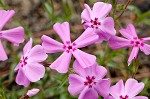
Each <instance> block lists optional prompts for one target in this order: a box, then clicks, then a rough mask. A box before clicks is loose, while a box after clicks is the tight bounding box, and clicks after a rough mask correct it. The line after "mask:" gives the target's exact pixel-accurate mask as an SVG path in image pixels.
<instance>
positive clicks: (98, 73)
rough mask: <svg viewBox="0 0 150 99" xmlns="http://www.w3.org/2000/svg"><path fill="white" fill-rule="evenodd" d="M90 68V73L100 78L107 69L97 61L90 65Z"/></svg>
mask: <svg viewBox="0 0 150 99" xmlns="http://www.w3.org/2000/svg"><path fill="white" fill-rule="evenodd" d="M91 69H92V75H94V76H96V78H97V79H102V78H104V77H105V76H106V74H107V70H106V69H105V68H104V67H103V66H99V65H98V64H97V63H95V64H94V65H93V66H91Z"/></svg>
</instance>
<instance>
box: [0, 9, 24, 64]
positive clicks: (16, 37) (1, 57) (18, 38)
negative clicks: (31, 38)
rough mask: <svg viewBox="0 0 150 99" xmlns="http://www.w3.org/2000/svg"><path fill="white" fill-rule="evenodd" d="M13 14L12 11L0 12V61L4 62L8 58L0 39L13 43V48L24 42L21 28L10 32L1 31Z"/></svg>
mask: <svg viewBox="0 0 150 99" xmlns="http://www.w3.org/2000/svg"><path fill="white" fill-rule="evenodd" d="M14 14H15V12H14V10H8V11H6V10H0V61H5V60H7V58H8V57H7V54H6V52H5V50H4V47H3V45H2V42H1V40H2V39H4V40H7V41H9V42H11V43H13V44H14V45H15V46H18V45H19V43H22V42H24V29H23V28H22V27H21V26H19V27H17V28H13V29H10V30H2V28H3V27H4V25H5V24H6V23H7V22H8V21H9V20H10V19H11V17H12V16H13V15H14Z"/></svg>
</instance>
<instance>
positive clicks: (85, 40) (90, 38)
mask: <svg viewBox="0 0 150 99" xmlns="http://www.w3.org/2000/svg"><path fill="white" fill-rule="evenodd" d="M53 29H54V30H55V32H56V33H57V34H58V35H59V37H60V39H61V40H62V42H63V44H62V43H60V42H58V41H56V40H54V39H52V38H50V37H48V36H46V35H43V36H42V38H41V39H42V41H43V43H42V46H43V48H44V49H45V51H46V52H47V53H56V52H63V54H62V55H61V56H60V57H59V58H58V59H56V60H55V61H54V62H53V63H52V64H51V65H50V68H51V69H55V70H57V71H58V72H60V73H66V72H67V71H68V68H69V64H70V61H71V56H72V55H73V56H74V57H75V58H76V60H77V61H78V62H79V64H80V65H81V66H82V67H83V68H86V67H89V66H91V65H93V64H94V63H95V61H96V57H95V56H94V55H90V54H87V53H85V52H83V51H81V50H79V49H78V48H82V47H85V46H88V45H90V44H92V43H94V42H95V41H97V39H98V35H96V34H95V33H94V32H93V31H92V30H91V29H87V30H86V31H84V32H83V34H82V35H81V36H80V37H79V38H78V39H76V40H75V41H74V42H72V43H71V40H70V27H69V23H68V22H64V23H62V24H60V23H56V24H55V25H54V26H53Z"/></svg>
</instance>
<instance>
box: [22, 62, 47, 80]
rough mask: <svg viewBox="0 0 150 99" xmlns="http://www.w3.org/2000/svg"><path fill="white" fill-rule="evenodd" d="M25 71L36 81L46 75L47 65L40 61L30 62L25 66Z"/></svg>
mask: <svg viewBox="0 0 150 99" xmlns="http://www.w3.org/2000/svg"><path fill="white" fill-rule="evenodd" d="M23 72H24V73H25V75H26V77H27V78H28V79H29V80H30V81H31V82H36V81H38V80H40V78H43V77H44V74H45V67H44V66H43V65H41V64H39V63H28V64H27V65H26V66H24V67H23Z"/></svg>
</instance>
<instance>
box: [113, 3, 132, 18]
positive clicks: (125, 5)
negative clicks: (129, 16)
mask: <svg viewBox="0 0 150 99" xmlns="http://www.w3.org/2000/svg"><path fill="white" fill-rule="evenodd" d="M132 1H134V0H128V1H127V3H126V5H125V7H124V10H123V11H122V12H121V14H120V15H119V16H118V17H117V18H116V19H115V20H117V19H119V18H120V17H121V16H122V15H123V13H124V12H125V11H126V9H127V7H128V5H129V4H130V3H131V2H132Z"/></svg>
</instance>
